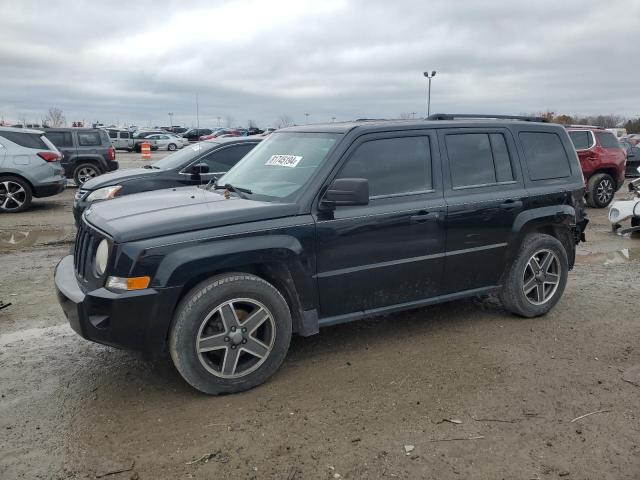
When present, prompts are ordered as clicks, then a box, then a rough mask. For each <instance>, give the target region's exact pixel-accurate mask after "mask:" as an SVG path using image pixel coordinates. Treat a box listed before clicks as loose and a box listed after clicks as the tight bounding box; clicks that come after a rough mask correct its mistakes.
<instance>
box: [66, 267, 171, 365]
mask: <svg viewBox="0 0 640 480" xmlns="http://www.w3.org/2000/svg"><path fill="white" fill-rule="evenodd" d="M54 277H55V286H56V293H57V296H58V302H59V303H60V306H61V307H62V310H63V311H64V314H65V316H66V317H67V319H68V320H69V324H70V325H71V328H72V329H73V330H75V332H76V333H77V334H78V335H80V336H81V337H83V338H85V339H87V340H91V341H93V342H96V343H101V344H104V345H110V346H112V347H117V348H124V349H128V350H135V351H138V352H141V353H142V354H143V355H144V356H145V357H147V358H153V357H156V356H158V355H160V354H162V353H163V352H164V351H165V347H166V339H167V334H168V331H169V326H170V324H171V318H172V315H173V309H174V306H175V305H176V303H177V301H178V295H179V289H178V288H158V289H154V288H148V289H145V290H137V291H131V292H121V293H115V292H112V291H110V290H107V289H106V288H98V289H96V290H93V291H89V292H85V291H83V290H82V288H81V287H80V284H79V283H78V280H77V278H76V274H75V270H74V267H73V257H72V256H71V255H69V256H67V257H64V258H63V259H62V260H61V261H60V263H58V265H57V266H56V270H55V276H54Z"/></svg>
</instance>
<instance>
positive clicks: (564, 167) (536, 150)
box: [519, 132, 571, 180]
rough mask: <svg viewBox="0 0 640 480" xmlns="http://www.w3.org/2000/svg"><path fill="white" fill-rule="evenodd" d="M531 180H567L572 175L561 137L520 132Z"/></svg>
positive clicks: (542, 133) (552, 134)
mask: <svg viewBox="0 0 640 480" xmlns="http://www.w3.org/2000/svg"><path fill="white" fill-rule="evenodd" d="M519 138H520V141H521V142H522V147H523V148H524V154H525V159H526V161H527V168H528V170H529V177H530V178H531V180H550V179H552V178H566V177H569V176H570V175H571V166H570V165H569V158H568V157H567V152H565V150H564V147H563V145H562V141H561V140H560V137H558V135H556V134H555V133H549V132H520V134H519Z"/></svg>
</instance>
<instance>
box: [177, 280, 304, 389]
mask: <svg viewBox="0 0 640 480" xmlns="http://www.w3.org/2000/svg"><path fill="white" fill-rule="evenodd" d="M233 312H235V314H234V313H233ZM223 315H224V320H223ZM263 318H264V319H263ZM258 322H261V323H258ZM245 325H246V327H245ZM256 325H258V326H256ZM291 328H292V327H291V313H290V311H289V307H288V305H287V302H286V301H285V299H284V298H283V297H282V295H281V294H280V292H279V291H278V290H277V289H276V288H275V287H274V286H273V285H271V284H270V283H268V282H266V281H265V280H263V279H261V278H260V277H256V276H255V275H250V274H247V273H227V274H223V275H217V276H215V277H212V278H210V279H208V280H205V281H204V282H202V283H200V284H198V285H196V286H195V287H194V288H193V289H192V290H191V291H190V292H189V293H188V294H187V295H186V296H185V297H184V298H183V299H182V301H181V302H180V304H179V305H178V308H177V309H176V313H175V316H174V322H173V325H172V327H171V331H170V334H169V352H170V353H171V358H172V360H173V364H174V365H175V367H176V369H177V370H178V372H179V373H180V375H182V377H183V378H184V379H185V380H186V382H187V383H189V384H190V385H191V386H192V387H194V388H195V389H197V390H199V391H201V392H203V393H206V394H209V395H218V394H221V393H235V392H241V391H243V390H248V389H250V388H253V387H255V386H257V385H260V384H262V383H264V382H265V381H266V380H267V379H268V378H269V377H271V375H273V374H274V373H275V372H276V371H277V370H278V368H279V367H280V365H281V364H282V362H283V361H284V358H285V356H286V355H287V351H288V350H289V343H290V341H291ZM254 332H255V333H254ZM200 348H203V350H204V351H202V352H201V351H200ZM252 351H255V352H258V354H261V355H262V354H263V355H262V356H258V354H256V353H252ZM234 361H235V363H234Z"/></svg>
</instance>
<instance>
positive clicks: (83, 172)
mask: <svg viewBox="0 0 640 480" xmlns="http://www.w3.org/2000/svg"><path fill="white" fill-rule="evenodd" d="M98 175H99V172H98V170H97V169H96V168H95V167H82V168H80V170H78V175H77V178H78V181H79V182H80V183H81V184H83V183H84V182H86V181H88V180H91V179H92V178H95V177H97V176H98Z"/></svg>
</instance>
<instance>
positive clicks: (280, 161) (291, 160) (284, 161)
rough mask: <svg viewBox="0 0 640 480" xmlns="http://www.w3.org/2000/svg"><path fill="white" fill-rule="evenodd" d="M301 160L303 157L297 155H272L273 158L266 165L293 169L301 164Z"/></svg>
mask: <svg viewBox="0 0 640 480" xmlns="http://www.w3.org/2000/svg"><path fill="white" fill-rule="evenodd" d="M300 160H302V157H298V156H296V155H271V158H270V159H269V160H267V163H265V165H275V166H278V167H289V168H293V167H295V166H296V165H298V164H299V163H300Z"/></svg>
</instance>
